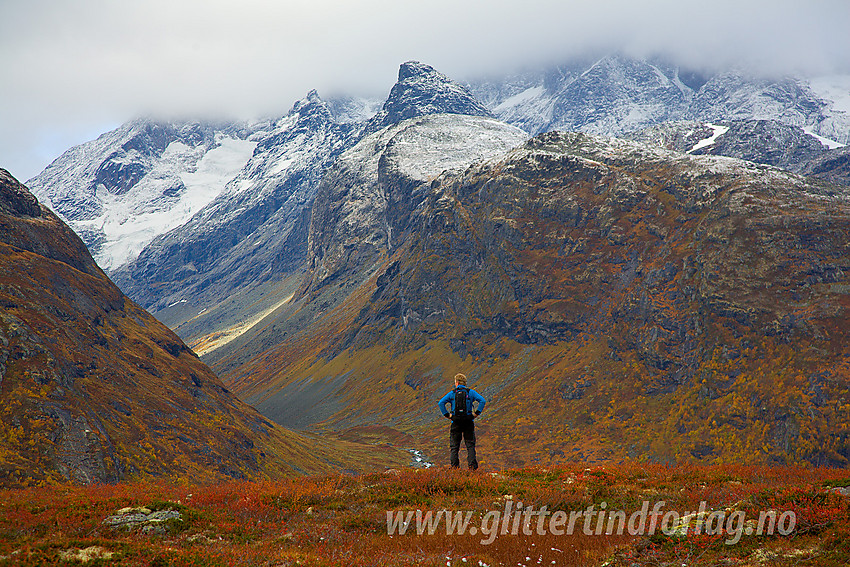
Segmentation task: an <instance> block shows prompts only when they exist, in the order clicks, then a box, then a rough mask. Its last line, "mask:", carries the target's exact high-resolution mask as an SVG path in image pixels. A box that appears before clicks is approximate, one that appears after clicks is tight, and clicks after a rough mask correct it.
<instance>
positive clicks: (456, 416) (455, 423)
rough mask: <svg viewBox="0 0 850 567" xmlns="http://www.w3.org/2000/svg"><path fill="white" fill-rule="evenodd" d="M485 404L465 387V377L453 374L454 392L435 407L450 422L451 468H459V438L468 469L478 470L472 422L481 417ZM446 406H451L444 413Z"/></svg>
mask: <svg viewBox="0 0 850 567" xmlns="http://www.w3.org/2000/svg"><path fill="white" fill-rule="evenodd" d="M457 402H460V403H457ZM473 402H478V408H477V409H475V410H474V411H473V407H472V403H473ZM486 403H487V401H486V400H485V399H484V398H483V397H482V396H481V394H479V393H478V392H476V391H475V390H470V389H469V388H467V387H466V376H465V375H464V374H455V388H454V390H452V391H451V392H449V393H448V394H446V395H445V396H443V397H442V399H441V400H440V401H439V402H437V407H438V408H440V412H441V413H442V414H443V416H444V417H448V418H449V419H451V420H452V428H451V432H450V435H449V447H450V448H451V465H452V468H458V467H460V459H459V457H458V452H459V451H460V440H461V437H462V438H463V440H464V442H465V443H466V462H467V464H468V465H469V469H470V470H473V471H474V470H475V469H477V468H478V459H477V458H476V457H475V423H474V422H473V420H474V419H475V418H476V417H478V416H479V415H481V411H482V410H483V409H484V404H486ZM446 404H451V406H450V408H449V411H448V412H446Z"/></svg>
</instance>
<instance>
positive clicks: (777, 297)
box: [228, 133, 850, 465]
mask: <svg viewBox="0 0 850 567" xmlns="http://www.w3.org/2000/svg"><path fill="white" fill-rule="evenodd" d="M391 182H392V181H391V180H390V179H387V183H391ZM389 190H390V189H389V188H388V189H387V192H389ZM848 234H850V209H848V206H847V201H846V194H845V192H844V190H843V189H840V188H838V187H836V186H832V185H828V184H826V183H821V182H812V181H807V180H806V179H805V178H802V177H797V176H795V175H793V174H789V173H785V172H782V171H781V170H778V169H774V168H771V167H767V166H761V165H755V164H752V163H748V162H744V161H740V160H736V159H731V158H724V157H712V156H689V155H686V154H682V153H677V152H670V151H666V150H663V149H660V148H653V147H651V146H648V145H644V144H639V143H634V142H627V141H623V140H613V139H605V138H598V137H593V136H587V135H581V134H560V133H553V134H547V135H542V136H540V137H538V138H535V139H533V140H532V141H530V142H529V143H528V144H526V145H525V146H523V147H521V148H519V149H516V150H513V151H511V152H509V153H508V154H507V155H506V156H505V157H501V158H495V159H492V160H491V161H488V162H485V163H484V164H479V165H474V166H472V167H470V168H469V169H467V170H465V171H463V172H462V173H447V174H445V175H442V176H439V177H438V178H436V179H433V180H432V181H431V183H430V184H429V186H428V190H427V191H426V192H425V194H424V198H423V199H422V201H421V203H420V205H419V206H417V207H416V209H415V210H414V212H413V214H412V220H411V222H410V226H409V229H408V233H407V237H406V238H405V239H404V240H403V241H401V242H399V243H398V244H397V245H396V247H394V248H393V250H390V251H388V253H387V254H386V259H385V260H384V262H383V264H382V265H381V267H380V269H378V271H377V272H375V273H374V274H373V277H372V278H371V279H368V280H366V281H365V283H364V284H362V285H360V286H359V287H357V288H356V289H354V290H351V291H349V292H348V295H347V300H346V301H345V302H342V303H340V306H339V307H338V308H335V309H333V310H331V311H329V312H328V313H327V314H326V315H325V316H324V317H322V318H321V319H319V320H314V321H313V322H312V323H311V324H310V325H309V326H307V327H305V328H299V327H298V326H295V325H293V326H290V327H286V322H284V321H278V322H277V323H276V324H277V325H282V326H284V327H285V328H286V331H287V332H288V334H287V336H286V338H285V339H284V340H283V341H281V342H280V344H279V345H278V346H275V347H273V348H270V349H269V350H267V351H265V352H263V353H262V354H261V355H260V356H258V357H257V358H256V359H254V360H253V361H250V362H249V363H248V364H245V365H244V366H241V367H240V368H239V370H238V372H233V373H232V374H229V375H228V377H229V379H233V380H235V388H236V389H237V391H239V392H240V393H241V394H242V395H244V396H246V397H247V399H249V400H251V401H252V402H253V403H256V404H258V407H261V408H263V410H264V411H266V413H267V415H270V416H273V417H274V418H276V419H284V416H282V415H281V414H276V413H275V408H277V407H285V406H286V405H287V404H289V403H291V402H292V400H295V399H298V398H299V396H301V395H303V391H302V385H301V384H302V383H301V381H302V380H303V379H304V378H305V377H307V376H326V377H327V378H326V379H325V381H324V382H323V384H324V388H325V389H324V390H323V393H322V396H325V398H326V399H327V400H328V401H333V403H334V404H335V406H333V410H332V411H328V412H325V414H324V415H320V416H316V419H321V420H322V423H323V424H324V425H325V426H329V427H335V428H340V429H344V428H346V427H351V426H355V425H362V424H364V423H385V424H393V426H394V427H397V428H399V429H402V430H404V431H406V432H409V433H412V434H414V435H416V436H417V438H418V440H419V441H420V442H421V443H422V445H423V447H425V448H427V449H428V450H431V451H438V450H440V447H441V446H442V444H441V443H438V442H435V441H434V436H435V435H436V434H437V432H438V431H439V429H440V427H441V426H442V423H441V422H440V420H439V416H438V415H437V413H436V411H435V409H434V407H433V404H434V403H435V402H436V399H438V397H439V396H440V395H441V394H442V393H443V391H444V389H445V388H446V382H447V380H448V377H450V376H451V375H453V373H454V372H455V371H456V370H458V369H461V370H464V371H466V373H467V374H468V375H469V376H471V377H472V384H473V386H474V387H476V389H478V390H479V391H481V392H482V393H483V394H484V395H485V397H488V398H489V399H491V400H492V405H491V406H490V409H489V410H488V412H487V418H486V420H485V421H483V422H482V428H483V429H482V431H483V432H484V434H483V435H482V444H483V446H484V450H485V452H487V451H489V459H490V462H496V463H502V464H508V463H510V464H516V463H518V462H529V461H533V460H540V459H544V460H545V459H546V458H547V456H548V457H552V456H555V455H567V456H571V457H573V458H585V459H587V458H589V459H596V458H623V457H626V456H630V457H634V458H646V459H660V460H666V459H677V460H688V459H696V458H706V459H709V460H711V459H715V460H718V461H725V460H729V459H738V460H745V461H750V462H756V461H758V462H772V461H786V462H788V461H790V462H800V461H809V462H816V463H830V464H836V465H842V464H846V463H847V462H848V458H850V445H848V444H847V441H846V432H845V431H844V429H843V427H844V426H843V425H842V424H843V423H844V422H845V419H844V417H843V416H845V414H846V411H847V408H846V406H845V405H844V402H843V401H842V399H841V396H842V395H843V394H842V392H843V391H844V390H845V389H846V388H847V385H848V380H849V379H850V368H848V366H847V364H846V360H847V354H848V353H847V347H846V344H847V341H846V339H847V337H846V334H847V329H848V328H850V327H848V324H847V323H848V317H850V314H848V311H847V307H848V305H850V295H848V293H850V286H848V282H847V276H846V275H845V274H846V273H847V271H848V263H849V262H850V256H848V254H847V251H846V246H845V245H846V241H847V237H848ZM294 320H296V319H291V321H294ZM317 337H321V340H320V341H317V340H316V339H317ZM295 353H300V356H298V357H297V358H296V357H295ZM265 367H274V368H275V371H274V373H273V374H272V373H270V372H268V371H264V368H265ZM242 377H244V378H242ZM248 377H250V379H248ZM375 392H381V397H382V400H383V402H382V404H381V405H380V407H378V408H377V409H376V408H374V406H373V405H372V404H371V401H372V400H374V399H375V395H376V394H375ZM387 399H389V400H391V402H388V401H387ZM366 405H369V406H370V409H369V410H367V408H366ZM328 407H330V406H328Z"/></svg>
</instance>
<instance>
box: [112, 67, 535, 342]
mask: <svg viewBox="0 0 850 567" xmlns="http://www.w3.org/2000/svg"><path fill="white" fill-rule="evenodd" d="M355 114H356V113H355ZM436 114H445V115H447V116H449V118H445V119H443V120H442V121H439V122H434V123H433V124H438V123H439V124H440V125H441V126H442V127H444V129H445V135H446V136H447V139H449V140H451V145H452V147H453V149H452V151H451V152H449V154H447V155H446V156H443V157H442V158H441V157H440V156H438V155H436V154H435V153H434V151H431V153H430V154H429V153H428V151H426V148H425V145H426V144H429V143H431V144H433V146H434V148H437V147H446V144H443V145H442V146H440V142H439V135H438V133H436V132H435V133H434V134H433V136H435V140H436V141H435V140H427V139H424V138H416V137H415V136H412V137H410V140H408V142H406V143H412V144H414V145H415V147H416V148H419V149H421V150H422V153H421V155H420V156H419V157H421V158H422V159H426V160H429V161H428V163H423V164H422V165H421V166H420V168H421V169H422V170H423V171H424V170H427V171H429V172H431V174H432V175H436V174H438V173H439V172H440V171H441V170H436V171H433V169H434V168H435V167H439V166H440V164H441V160H443V161H445V163H444V164H443V165H444V166H445V167H452V166H454V165H456V162H457V160H458V157H457V155H456V154H458V153H459V151H458V150H460V149H462V148H463V144H462V143H460V141H459V136H466V137H468V138H469V144H468V147H467V148H466V149H464V150H463V151H462V153H465V154H466V156H467V158H468V159H473V157H474V156H476V155H484V154H481V153H480V152H482V151H484V150H483V148H485V147H487V146H488V144H489V145H490V146H492V148H494V149H495V150H494V151H502V150H503V149H505V146H504V142H503V138H504V137H503V135H502V134H503V131H504V132H508V131H509V132H510V135H509V136H508V138H509V139H510V140H511V141H510V143H511V144H518V143H519V142H521V141H522V139H524V138H525V137H527V136H525V135H524V134H522V133H521V131H519V130H517V129H515V128H512V127H508V126H507V125H504V124H502V125H501V126H499V125H496V124H495V121H494V120H493V119H492V118H489V117H488V116H489V113H488V112H487V111H486V109H484V108H483V107H482V106H481V105H480V104H479V103H478V102H477V101H476V100H475V99H474V97H472V95H471V94H470V93H469V91H468V90H467V89H466V88H465V87H462V86H461V85H459V84H458V83H456V82H454V81H452V80H450V79H449V78H447V77H446V76H445V75H442V74H441V73H439V72H437V71H435V70H434V69H433V68H432V67H430V66H428V65H424V64H421V63H418V62H415V61H410V62H407V63H404V64H403V65H401V67H400V70H399V75H398V82H397V83H396V85H395V86H393V88H392V89H391V91H390V94H389V96H388V98H387V100H386V101H385V102H384V104H383V107H382V109H381V111H380V112H378V113H377V114H376V115H375V116H373V117H372V118H370V119H369V120H368V121H366V122H359V123H358V122H351V121H350V120H348V119H340V116H341V114H340V110H339V103H335V104H328V103H327V102H325V101H324V100H322V99H321V98H320V97H319V96H318V94H317V93H316V92H315V91H313V92H311V93H310V94H308V96H307V97H306V98H305V99H303V100H302V101H299V102H298V103H296V104H295V106H294V107H293V109H292V110H291V111H290V113H289V114H288V115H287V116H285V117H284V118H282V119H280V120H279V121H277V122H276V123H275V124H273V125H272V126H271V127H270V128H269V129H268V131H267V132H266V133H264V134H263V135H262V136H257V139H258V141H257V146H256V148H255V150H254V155H253V156H252V157H251V159H250V160H249V161H248V163H247V164H246V166H245V167H244V169H243V170H242V171H241V172H240V173H239V174H238V175H237V176H236V177H235V178H234V179H233V180H231V181H230V182H229V183H228V185H227V186H226V188H225V189H224V191H222V192H221V194H220V195H219V196H218V197H217V198H216V199H215V200H213V201H212V202H211V203H210V204H209V205H208V206H207V207H205V208H204V209H202V210H201V211H199V212H198V213H197V214H196V215H195V216H194V217H193V218H192V219H190V220H189V221H188V222H186V223H185V224H184V225H182V226H181V227H178V228H176V229H174V230H172V231H171V232H169V233H167V234H164V235H162V236H160V237H158V238H157V239H155V240H154V241H153V242H151V244H150V245H148V246H147V247H146V249H145V250H144V251H143V252H142V253H141V254H140V255H139V257H138V259H137V260H136V261H134V262H131V263H129V264H127V265H126V266H124V267H122V268H121V269H119V270H116V271H115V272H114V273H113V277H114V278H115V280H116V282H117V283H118V284H119V286H121V288H122V289H124V290H126V291H127V293H128V294H129V295H130V296H131V297H134V298H135V299H137V300H138V301H139V302H140V303H141V304H142V305H143V306H145V307H146V308H149V309H151V310H152V311H153V312H154V313H155V314H156V315H157V316H158V317H161V318H162V319H163V320H164V321H165V322H166V323H168V324H169V325H171V326H172V327H174V328H175V329H176V330H177V331H178V332H179V333H180V334H181V336H183V337H186V338H187V339H189V340H191V341H193V343H194V346H195V348H197V349H198V350H199V351H201V352H206V350H207V349H210V348H214V347H217V346H219V345H221V344H224V343H226V342H228V341H230V340H231V339H232V338H233V337H234V336H238V335H239V334H240V333H241V332H243V331H244V330H245V329H246V328H250V327H251V326H253V325H254V324H257V323H258V322H259V320H261V319H262V318H263V317H264V316H265V315H267V314H268V313H269V312H270V311H273V310H274V309H277V308H279V307H280V306H281V305H283V304H284V303H286V302H287V301H288V300H289V299H290V298H291V297H293V294H295V293H296V291H297V289H298V288H299V286H301V285H302V280H303V277H304V270H306V269H307V265H308V258H307V254H308V248H309V246H308V232H309V230H310V224H311V215H312V210H313V202H314V199H315V198H316V194H317V191H318V187H319V181H320V180H321V179H322V177H323V176H324V175H325V174H326V172H327V171H328V169H329V168H330V167H331V166H332V164H334V163H335V162H336V160H337V159H338V158H339V156H341V155H342V153H343V152H344V151H346V150H347V149H350V148H352V147H354V146H355V144H357V143H358V142H359V141H360V140H361V138H362V137H363V136H366V135H370V134H377V133H378V132H380V131H384V130H386V129H388V128H392V127H393V126H394V125H395V124H396V123H397V121H398V120H405V119H406V120H410V119H412V118H415V117H425V116H432V115H436ZM345 116H347V117H350V116H351V113H349V114H347V115H345ZM469 116H474V117H476V118H481V120H478V121H476V122H475V123H474V125H470V124H471V123H470V122H469V120H468V118H463V119H461V118H451V117H469ZM402 117H404V118H402ZM407 128H408V129H409V128H410V125H408V126H407ZM479 129H480V131H477V130H479ZM420 130H421V131H424V128H423V129H420ZM412 131H413V130H411V132H412ZM395 134H398V132H395V131H394V134H393V135H395ZM403 138H404V136H401V135H399V136H398V137H397V139H396V141H395V142H392V143H393V144H397V145H400V144H401V141H400V140H402V139H403ZM383 143H389V141H388V140H384V141H383ZM452 152H454V153H452ZM488 155H489V154H488ZM429 156H430V157H429ZM380 199H382V200H383V201H386V197H384V196H381V197H380V198H379V200H380ZM352 206H360V205H359V204H358V205H352ZM310 261H312V260H310Z"/></svg>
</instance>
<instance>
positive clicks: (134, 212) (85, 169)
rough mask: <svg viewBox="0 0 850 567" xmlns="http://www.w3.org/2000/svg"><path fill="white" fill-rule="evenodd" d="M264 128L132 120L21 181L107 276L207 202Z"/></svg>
mask: <svg viewBox="0 0 850 567" xmlns="http://www.w3.org/2000/svg"><path fill="white" fill-rule="evenodd" d="M263 126H264V124H263V123H257V124H252V125H245V124H235V123H224V124H212V123H202V122H176V123H175V122H159V121H155V120H152V119H148V118H144V119H137V120H133V121H131V122H128V123H127V124H124V125H123V126H121V127H119V128H118V129H116V130H113V131H112V132H108V133H106V134H103V135H102V136H100V137H99V138H98V139H97V140H93V141H91V142H87V143H85V144H82V145H79V146H75V147H73V148H71V149H70V150H68V151H67V152H65V153H64V154H63V155H62V156H60V157H59V158H57V159H56V160H55V161H54V162H53V163H51V164H50V165H49V166H47V168H46V169H45V170H44V171H42V172H41V173H39V174H38V175H37V176H35V177H34V178H32V179H30V180H29V181H28V182H27V183H28V185H29V187H30V188H31V189H32V191H33V193H34V194H35V195H36V196H37V197H39V198H40V199H42V200H44V202H45V203H46V204H47V205H48V206H49V207H50V208H51V209H52V210H53V211H55V212H56V213H57V214H58V215H59V216H60V218H62V219H63V220H64V221H66V222H67V223H68V224H69V225H70V226H71V228H73V229H74V231H75V232H77V234H79V235H80V236H81V237H82V239H83V241H84V242H85V243H86V245H87V246H88V247H89V250H91V252H92V255H93V256H94V257H95V260H97V262H98V264H99V265H100V266H101V267H102V268H104V269H105V270H107V271H111V270H114V269H116V268H118V267H120V266H121V265H123V264H125V263H127V262H129V261H132V260H134V259H135V258H136V256H137V255H138V254H139V253H140V252H141V251H142V249H143V248H144V247H145V246H146V245H147V244H148V243H149V242H150V241H151V240H153V239H154V238H155V237H156V236H158V235H159V234H162V233H164V232H167V231H168V230H170V229H172V228H174V227H177V226H180V225H181V224H183V223H184V222H186V221H187V220H188V219H189V218H191V217H192V215H194V214H195V213H196V212H198V210H200V209H201V208H202V207H203V206H204V205H206V204H207V203H209V202H210V201H211V200H212V199H214V198H215V197H216V195H218V194H219V193H220V192H221V191H222V190H223V189H224V186H225V184H226V183H227V182H228V181H230V179H232V178H233V176H234V175H236V173H237V172H239V170H240V169H242V167H243V166H244V165H245V163H246V162H247V161H248V159H249V158H250V157H251V154H252V152H253V150H254V146H255V145H256V143H257V142H256V139H255V138H253V136H255V135H256V134H257V131H258V130H261V129H262V127H263Z"/></svg>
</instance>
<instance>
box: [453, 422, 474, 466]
mask: <svg viewBox="0 0 850 567" xmlns="http://www.w3.org/2000/svg"><path fill="white" fill-rule="evenodd" d="M461 438H462V439H463V441H464V443H466V463H467V465H469V468H470V469H472V470H475V469H477V468H478V459H477V458H476V456H475V422H474V421H472V420H471V419H463V420H458V421H453V422H452V428H451V432H450V434H449V448H450V450H451V453H450V455H451V464H452V467H454V468H459V467H460V457H459V456H458V453H459V452H460V440H461Z"/></svg>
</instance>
